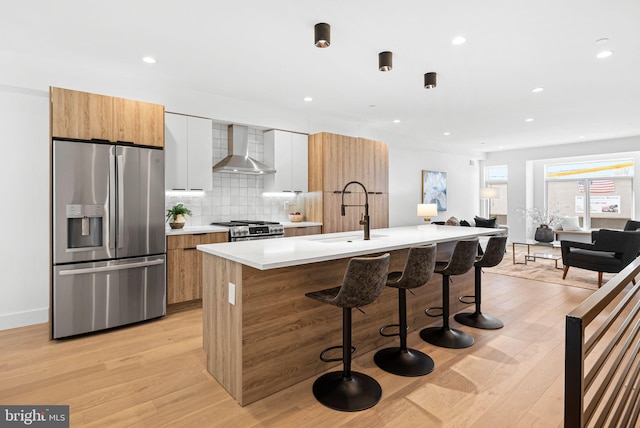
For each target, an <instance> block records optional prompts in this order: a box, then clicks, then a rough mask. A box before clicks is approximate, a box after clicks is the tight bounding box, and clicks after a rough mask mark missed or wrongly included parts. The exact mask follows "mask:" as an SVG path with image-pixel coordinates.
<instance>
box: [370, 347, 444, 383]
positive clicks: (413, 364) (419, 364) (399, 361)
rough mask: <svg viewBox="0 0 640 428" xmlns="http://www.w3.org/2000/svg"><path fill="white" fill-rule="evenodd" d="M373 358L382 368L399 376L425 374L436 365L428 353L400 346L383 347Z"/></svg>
mask: <svg viewBox="0 0 640 428" xmlns="http://www.w3.org/2000/svg"><path fill="white" fill-rule="evenodd" d="M373 360H374V361H375V363H376V365H377V366H378V367H380V368H381V369H382V370H384V371H387V372H389V373H393V374H395V375H398V376H423V375H426V374H428V373H431V372H432V371H433V369H434V367H435V363H434V362H433V360H432V359H431V357H430V356H428V355H427V354H424V353H422V352H420V351H418V350H416V349H406V350H402V349H400V348H399V347H394V348H385V349H381V350H379V351H378V352H376V354H375V355H374V357H373Z"/></svg>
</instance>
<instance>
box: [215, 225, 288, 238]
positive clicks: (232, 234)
mask: <svg viewBox="0 0 640 428" xmlns="http://www.w3.org/2000/svg"><path fill="white" fill-rule="evenodd" d="M211 224H213V225H216V226H225V227H228V228H229V242H237V241H253V240H255V239H271V238H282V237H284V226H283V225H281V224H280V223H278V222H274V221H259V220H231V221H228V222H213V223H211Z"/></svg>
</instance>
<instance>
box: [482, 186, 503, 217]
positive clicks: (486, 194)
mask: <svg viewBox="0 0 640 428" xmlns="http://www.w3.org/2000/svg"><path fill="white" fill-rule="evenodd" d="M500 196H501V189H500V188H499V187H481V188H480V199H486V200H487V203H486V205H484V207H483V209H484V210H485V214H486V216H487V217H489V216H490V215H491V209H490V207H489V204H490V200H491V199H500Z"/></svg>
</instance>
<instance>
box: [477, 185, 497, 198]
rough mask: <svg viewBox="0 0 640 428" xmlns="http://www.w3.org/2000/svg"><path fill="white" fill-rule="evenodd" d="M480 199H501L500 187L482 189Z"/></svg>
mask: <svg viewBox="0 0 640 428" xmlns="http://www.w3.org/2000/svg"><path fill="white" fill-rule="evenodd" d="M480 199H500V188H499V187H481V188H480Z"/></svg>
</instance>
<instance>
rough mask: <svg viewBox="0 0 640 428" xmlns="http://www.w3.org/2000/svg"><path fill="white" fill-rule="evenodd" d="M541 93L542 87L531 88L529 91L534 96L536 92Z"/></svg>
mask: <svg viewBox="0 0 640 428" xmlns="http://www.w3.org/2000/svg"><path fill="white" fill-rule="evenodd" d="M542 91H544V88H543V87H538V88H533V89H532V90H531V92H533V93H534V94H537V93H538V92H542Z"/></svg>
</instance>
